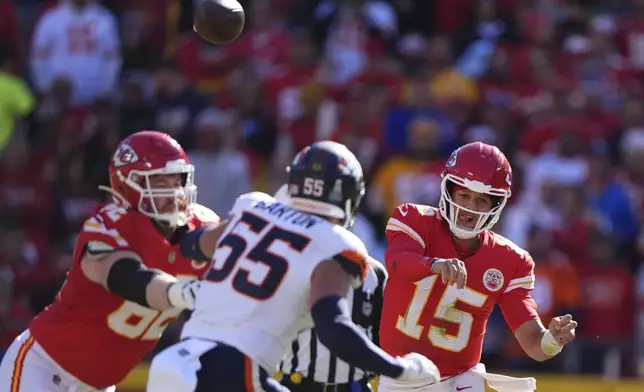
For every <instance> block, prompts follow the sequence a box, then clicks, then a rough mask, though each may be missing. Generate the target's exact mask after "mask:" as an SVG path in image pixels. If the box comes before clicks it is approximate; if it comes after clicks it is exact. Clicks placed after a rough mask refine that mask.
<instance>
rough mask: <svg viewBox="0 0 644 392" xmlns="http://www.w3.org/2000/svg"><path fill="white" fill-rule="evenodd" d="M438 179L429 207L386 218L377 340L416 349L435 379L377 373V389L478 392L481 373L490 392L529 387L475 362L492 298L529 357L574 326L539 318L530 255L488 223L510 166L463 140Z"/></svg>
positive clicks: (564, 339)
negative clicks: (436, 373)
mask: <svg viewBox="0 0 644 392" xmlns="http://www.w3.org/2000/svg"><path fill="white" fill-rule="evenodd" d="M442 178H443V179H442V184H441V199H440V203H439V209H438V210H437V209H435V208H433V207H429V206H423V205H415V204H403V205H401V206H399V207H398V208H396V210H395V211H394V213H393V215H392V217H391V218H390V219H389V222H388V223H387V229H386V234H387V238H388V240H389V247H388V248H387V251H386V254H385V261H386V265H387V271H388V272H389V282H388V283H387V287H386V289H385V292H384V304H383V310H382V319H381V323H380V344H381V346H382V348H383V349H384V350H385V351H387V352H389V353H390V354H392V355H402V354H406V353H408V352H412V351H415V352H418V353H421V354H423V355H425V356H426V357H427V358H429V359H431V360H432V361H434V363H436V365H437V366H438V368H439V370H440V373H441V376H443V380H442V381H441V382H440V383H438V384H434V385H429V386H427V385H417V384H414V385H412V384H405V383H400V382H396V381H394V380H391V379H388V378H385V377H382V378H381V379H380V387H379V390H380V392H389V391H400V390H408V389H414V390H416V391H431V392H434V391H436V392H456V391H463V390H467V392H484V391H485V381H487V382H488V384H490V386H491V387H493V388H494V389H496V390H498V391H504V390H512V391H533V390H534V389H535V380H534V379H533V378H525V379H515V378H511V377H506V376H501V375H493V374H488V373H486V372H485V367H484V366H483V364H479V361H480V359H481V350H482V345H483V337H484V335H485V327H486V324H487V319H488V317H489V315H490V313H491V312H492V310H493V309H494V305H497V304H498V305H499V307H500V308H501V311H502V313H503V316H504V318H505V320H506V322H507V323H508V325H509V326H510V328H511V329H512V331H513V332H514V335H515V337H516V339H517V340H518V341H519V343H520V344H521V346H522V347H523V349H524V350H525V352H526V353H527V354H528V355H529V356H530V357H532V358H533V359H535V360H537V361H544V360H547V359H549V358H552V357H553V356H555V355H557V354H558V353H559V352H560V351H561V349H562V347H563V345H565V344H567V343H568V342H570V341H571V340H572V339H574V336H575V328H576V326H577V323H576V322H575V321H573V320H572V317H571V316H570V315H565V316H562V317H555V318H554V319H553V320H552V321H551V322H550V324H549V328H548V329H546V328H545V327H544V326H543V324H542V323H541V321H540V319H539V316H538V314H537V306H536V304H535V302H534V300H533V299H532V297H531V296H530V291H531V290H532V289H533V288H534V279H535V277H534V262H533V261H532V258H531V257H530V255H529V254H528V253H527V252H526V251H524V250H523V249H521V248H519V247H518V246H517V245H515V244H513V243H512V242H510V241H509V240H507V239H505V238H503V237H502V236H500V235H498V234H496V233H494V232H493V231H492V230H490V229H491V228H492V227H493V226H494V224H495V223H496V222H497V220H498V219H499V216H500V214H501V211H502V210H503V208H504V207H505V204H506V202H507V200H508V198H509V197H510V194H511V192H510V187H511V183H512V169H511V167H510V164H509V162H508V161H507V159H506V157H505V155H503V153H502V152H501V151H500V150H499V149H498V148H496V147H494V146H490V145H487V144H484V143H480V142H475V143H470V144H467V145H464V146H462V147H461V148H459V149H457V150H456V151H454V152H453V153H452V155H451V156H450V158H449V159H448V161H447V163H446V164H445V170H444V171H443V174H442ZM415 388H420V389H415Z"/></svg>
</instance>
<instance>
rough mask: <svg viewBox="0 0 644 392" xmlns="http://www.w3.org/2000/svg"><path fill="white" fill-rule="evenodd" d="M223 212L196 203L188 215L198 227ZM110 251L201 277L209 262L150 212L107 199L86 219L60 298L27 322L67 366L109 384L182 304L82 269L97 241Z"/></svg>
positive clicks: (88, 378) (172, 271)
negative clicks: (145, 296)
mask: <svg viewBox="0 0 644 392" xmlns="http://www.w3.org/2000/svg"><path fill="white" fill-rule="evenodd" d="M218 221H219V218H218V217H217V215H215V213H214V212H212V211H210V210H209V209H207V208H205V207H202V206H197V208H196V209H195V213H194V214H193V216H192V217H191V218H190V220H189V221H188V228H189V229H194V228H196V227H200V226H203V225H204V224H208V223H217V222H218ZM96 243H99V244H101V245H100V246H101V247H103V248H104V249H107V250H108V251H111V250H112V249H113V250H117V251H122V250H129V251H133V252H135V253H137V254H138V255H139V256H141V258H142V259H143V263H144V264H145V265H146V266H147V267H148V268H156V269H160V270H163V271H165V272H166V273H169V274H171V275H174V276H176V277H178V278H180V277H186V278H198V277H200V275H201V274H202V273H203V271H204V267H205V266H206V264H207V263H197V262H194V261H192V260H189V259H186V258H184V257H182V256H181V254H180V252H179V249H178V246H177V245H173V244H171V243H170V242H169V241H168V240H166V239H165V237H163V236H162V235H161V234H160V233H159V231H158V230H157V229H156V228H155V227H154V224H153V223H152V221H151V220H150V218H148V217H147V216H145V215H143V214H140V213H138V212H136V211H133V210H126V209H125V208H123V207H120V206H117V205H115V204H108V205H106V206H105V207H103V208H102V209H101V210H100V211H99V212H98V213H97V214H96V215H94V216H93V217H91V218H89V219H88V220H87V221H85V223H84V225H83V229H82V230H81V232H80V234H79V236H78V239H77V241H76V247H75V249H74V259H73V264H72V266H71V268H70V270H69V272H68V273H67V280H66V281H65V284H64V286H63V288H62V289H61V291H60V292H59V293H58V295H57V296H56V300H55V301H54V302H53V303H52V304H51V305H50V306H48V307H47V308H46V309H45V310H43V312H42V313H40V314H39V315H38V316H36V318H35V319H34V320H33V321H32V322H31V324H30V325H29V330H30V331H31V334H32V336H33V337H34V338H35V340H36V341H37V342H38V343H39V344H40V345H41V346H42V348H43V349H44V350H45V351H46V352H47V354H49V356H50V357H51V358H52V359H53V360H54V361H56V363H57V364H58V365H60V366H61V367H62V368H63V369H65V370H66V371H67V372H68V373H70V374H72V375H73V376H74V377H76V378H78V379H79V380H81V381H83V382H84V383H86V384H88V385H91V386H93V387H96V388H106V387H109V386H111V385H115V384H117V383H119V382H120V381H121V380H123V379H124V378H125V377H126V376H127V374H128V373H129V372H130V371H131V370H132V369H133V368H134V367H135V366H136V365H137V364H138V363H139V362H140V361H141V360H142V359H143V357H144V356H145V355H146V354H147V353H148V351H150V350H151V349H152V348H153V347H154V345H155V344H156V343H157V340H158V339H159V337H160V336H161V334H162V333H163V330H164V329H165V327H166V326H167V325H168V324H169V323H170V322H171V321H172V320H174V319H175V318H176V317H177V316H178V315H179V314H180V313H181V309H169V310H166V311H164V312H159V311H157V310H154V309H149V308H146V307H144V306H141V305H139V304H136V303H134V302H130V301H126V300H124V299H123V298H121V297H119V296H117V295H115V294H112V293H111V292H109V291H107V290H106V289H105V288H103V286H101V285H98V284H96V283H93V282H92V281H90V280H89V279H87V278H86V277H85V275H84V274H83V272H82V270H81V267H80V261H81V259H82V258H83V255H84V254H85V250H86V247H87V246H88V245H91V244H96Z"/></svg>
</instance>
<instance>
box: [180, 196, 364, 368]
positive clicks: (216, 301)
mask: <svg viewBox="0 0 644 392" xmlns="http://www.w3.org/2000/svg"><path fill="white" fill-rule="evenodd" d="M329 259H333V260H335V261H337V262H338V263H341V264H342V265H343V267H344V269H345V270H347V271H349V272H350V273H351V274H352V275H354V276H355V279H356V284H359V283H360V282H361V280H362V278H363V276H364V274H365V272H366V268H367V263H366V259H367V251H366V249H365V246H364V244H363V243H362V241H360V239H358V237H356V236H355V235H354V234H353V233H351V232H349V231H348V230H346V229H344V228H342V227H340V226H338V225H335V224H333V223H331V222H329V221H327V220H324V219H322V218H320V217H317V216H314V215H310V214H307V213H304V212H301V211H299V210H296V209H293V208H290V207H288V206H286V205H285V204H282V203H279V202H278V201H276V200H275V199H274V198H273V197H271V196H269V195H267V194H264V193H260V192H252V193H249V194H246V195H243V196H240V197H239V198H238V199H237V201H236V203H235V205H234V206H233V208H232V210H231V212H230V222H229V223H228V226H227V228H226V231H225V232H224V233H223V235H222V236H221V239H220V241H219V244H218V247H217V249H216V251H215V254H214V257H213V264H212V267H211V269H210V271H208V272H207V273H206V274H205V275H204V280H203V282H202V283H201V287H200V289H199V292H198V294H197V300H196V304H195V311H194V313H193V315H192V317H191V318H190V320H189V321H188V322H187V323H186V325H185V327H184V329H183V333H182V338H188V337H192V338H195V337H196V338H203V339H209V340H215V341H218V342H221V343H224V344H228V345H230V346H233V347H235V348H237V349H238V350H240V351H242V352H243V353H244V354H246V355H247V356H248V357H250V358H251V359H252V360H254V361H255V362H257V363H258V364H260V366H262V367H263V368H265V369H266V370H268V371H272V370H273V369H275V368H276V367H277V365H278V363H279V361H280V360H281V358H282V357H283V355H284V353H285V352H286V351H287V349H288V348H289V347H290V344H291V342H292V341H293V340H294V339H295V338H296V337H297V334H298V332H300V331H302V330H305V329H308V328H311V327H312V326H313V321H312V319H311V316H310V308H309V302H308V300H309V290H310V281H311V275H312V273H313V270H314V269H315V267H316V266H317V265H318V264H320V263H321V262H322V261H324V260H329Z"/></svg>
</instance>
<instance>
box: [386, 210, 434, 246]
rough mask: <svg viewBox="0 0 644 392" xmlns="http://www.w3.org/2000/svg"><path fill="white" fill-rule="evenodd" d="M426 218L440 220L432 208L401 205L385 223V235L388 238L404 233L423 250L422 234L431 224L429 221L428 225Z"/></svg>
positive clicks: (423, 240)
mask: <svg viewBox="0 0 644 392" xmlns="http://www.w3.org/2000/svg"><path fill="white" fill-rule="evenodd" d="M427 218H429V219H431V220H435V221H438V220H441V219H442V218H441V215H440V213H439V212H438V210H437V209H436V208H434V207H431V206H426V205H422V204H412V203H405V204H401V205H399V206H398V207H396V209H395V210H394V212H393V214H391V218H389V221H387V228H386V234H387V236H389V235H393V234H394V233H404V234H406V235H408V236H410V237H411V238H412V239H414V240H415V241H416V242H418V243H419V244H420V245H421V246H422V247H423V248H425V247H426V244H425V239H424V237H423V234H424V233H425V232H426V230H427V226H429V225H430V224H431V222H432V221H431V220H430V221H429V222H430V223H429V224H428V221H427Z"/></svg>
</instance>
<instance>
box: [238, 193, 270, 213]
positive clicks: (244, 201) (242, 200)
mask: <svg viewBox="0 0 644 392" xmlns="http://www.w3.org/2000/svg"><path fill="white" fill-rule="evenodd" d="M261 201H266V202H274V201H275V199H274V198H273V197H272V196H270V195H267V194H266V193H264V192H249V193H245V194H243V195H241V196H239V197H238V198H237V200H235V204H233V208H231V209H230V212H229V214H230V215H233V214H236V213H237V212H239V211H243V210H246V209H248V208H250V207H252V206H253V205H255V204H257V203H259V202H261Z"/></svg>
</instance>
